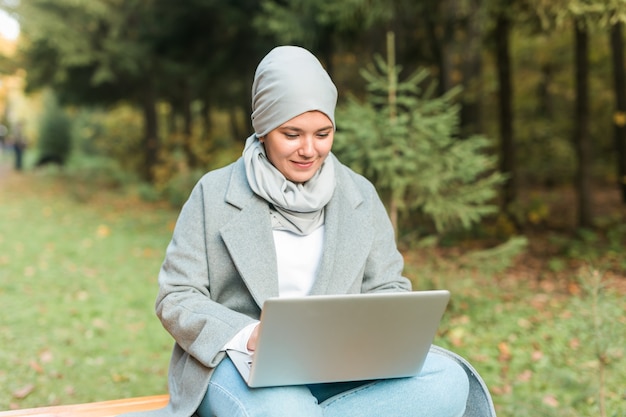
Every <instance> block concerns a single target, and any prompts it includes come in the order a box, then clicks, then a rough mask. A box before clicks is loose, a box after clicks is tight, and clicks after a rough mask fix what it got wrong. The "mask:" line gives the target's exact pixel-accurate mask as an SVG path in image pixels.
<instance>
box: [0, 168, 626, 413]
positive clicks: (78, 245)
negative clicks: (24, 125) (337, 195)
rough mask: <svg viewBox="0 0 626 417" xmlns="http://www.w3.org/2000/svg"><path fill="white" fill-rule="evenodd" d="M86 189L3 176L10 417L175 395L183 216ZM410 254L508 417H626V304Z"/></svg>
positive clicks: (578, 288)
mask: <svg viewBox="0 0 626 417" xmlns="http://www.w3.org/2000/svg"><path fill="white" fill-rule="evenodd" d="M75 186H76V184H71V183H70V184H67V183H66V184H63V183H62V182H61V181H60V180H59V178H58V177H57V178H56V179H55V177H50V176H45V175H43V174H34V173H26V174H24V175H21V176H16V175H12V176H11V177H10V178H4V179H2V178H1V173H0V306H1V310H2V313H1V316H0V317H1V319H0V346H1V348H0V386H2V387H3V390H2V391H0V410H3V409H9V408H26V407H34V406H45V405H51V404H69V403H80V402H88V401H99V400H107V399H116V398H124V397H131V396H139V395H151V394H158V393H165V392H166V390H167V384H166V381H167V365H168V360H169V354H170V349H171V338H170V336H169V335H168V334H166V332H165V331H164V330H163V329H162V328H161V325H160V323H159V322H158V320H157V319H156V317H155V316H154V312H153V303H154V298H155V296H156V291H157V283H156V277H157V272H158V269H159V267H160V264H161V261H162V258H163V253H164V250H165V247H166V245H167V243H168V242H169V239H170V236H171V230H172V226H173V222H174V221H175V218H176V216H177V212H176V211H174V210H170V209H167V208H163V207H160V206H158V205H148V204H146V203H142V202H140V201H137V200H136V199H134V198H132V197H129V196H127V195H123V194H121V193H118V194H116V193H114V192H111V191H106V190H103V191H99V190H92V191H93V192H90V193H89V199H87V200H85V198H84V193H82V194H81V195H80V196H77V195H76V193H75V192H72V190H73V189H75ZM81 196H82V197H81ZM406 255H407V256H406V258H407V274H408V275H409V276H410V277H411V278H412V279H413V281H414V284H415V287H416V288H431V287H444V288H449V289H450V290H451V292H452V302H451V304H450V306H449V308H448V311H447V313H446V315H445V316H444V321H443V323H442V326H441V331H440V334H439V336H438V337H437V339H436V343H437V344H440V345H442V346H444V347H448V348H450V349H452V350H454V351H456V352H458V353H460V354H462V355H463V356H465V357H467V358H468V359H469V360H470V361H471V362H472V364H473V365H474V366H475V367H476V368H477V369H478V371H479V372H480V373H481V375H482V376H483V377H484V379H485V380H486V382H487V383H488V385H489V387H490V388H491V391H492V394H493V398H494V401H495V403H496V408H497V410H498V415H499V416H500V417H508V416H510V417H513V416H515V417H523V416H533V417H535V416H548V417H550V416H554V417H569V416H599V415H600V412H599V409H600V407H599V398H600V396H599V393H600V392H601V391H602V392H603V394H604V397H605V401H606V410H607V413H606V415H607V416H611V417H616V416H620V417H621V416H624V415H626V398H625V396H626V391H625V388H624V381H626V365H625V360H624V347H623V346H624V344H625V335H626V331H625V329H626V319H625V317H624V311H626V301H625V297H624V296H623V294H620V293H619V292H617V291H616V290H612V289H605V290H604V291H602V292H600V293H599V296H598V297H599V298H597V299H594V298H593V297H592V294H593V291H592V289H593V288H597V286H596V287H594V285H592V284H593V282H592V280H591V279H590V277H593V276H595V275H593V273H592V272H586V271H585V270H583V271H581V272H580V273H578V274H577V276H576V277H572V280H571V281H570V283H569V287H568V286H563V285H560V284H559V283H554V282H549V281H538V280H537V279H534V278H530V277H531V276H541V271H534V272H533V273H532V274H528V275H527V276H525V275H520V274H519V273H517V274H515V273H512V272H510V271H507V272H505V273H502V274H497V275H492V274H488V273H485V272H484V271H483V272H481V271H477V270H468V269H462V268H460V267H459V266H458V265H456V264H455V263H454V262H453V261H451V260H446V259H445V258H444V257H441V256H440V255H437V254H436V253H435V252H434V251H433V252H427V251H426V252H425V251H422V252H416V251H413V252H410V253H407V254H406ZM622 279H623V277H622ZM581 282H582V283H583V284H580V283H581ZM585 283H586V284H585ZM595 324H598V325H597V326H596V325H595ZM596 352H600V353H602V354H603V355H602V356H598V355H597V354H596ZM599 357H600V358H602V359H603V360H604V364H605V366H604V368H605V370H606V373H605V374H606V379H605V380H604V381H603V382H601V381H600V377H599V375H600V369H601V366H600V365H601V362H600V360H599Z"/></svg>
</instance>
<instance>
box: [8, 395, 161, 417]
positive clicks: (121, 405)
mask: <svg viewBox="0 0 626 417" xmlns="http://www.w3.org/2000/svg"><path fill="white" fill-rule="evenodd" d="M168 400H169V396H168V395H153V396H150V397H137V398H127V399H124V400H112V401H100V402H95V403H87V404H72V405H57V406H52V407H40V408H26V409H23V410H11V411H0V417H18V416H19V417H26V416H39V417H114V416H117V415H118V414H122V413H129V412H132V411H147V410H154V409H157V408H162V407H165V405H166V404H167V401H168Z"/></svg>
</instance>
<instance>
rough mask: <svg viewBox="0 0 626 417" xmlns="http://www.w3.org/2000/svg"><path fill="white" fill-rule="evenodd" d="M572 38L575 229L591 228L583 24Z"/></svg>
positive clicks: (580, 22)
mask: <svg viewBox="0 0 626 417" xmlns="http://www.w3.org/2000/svg"><path fill="white" fill-rule="evenodd" d="M574 31H575V32H574V37H575V48H576V50H575V61H576V62H575V78H576V79H575V83H576V105H575V114H574V134H573V142H574V148H575V149H576V156H577V158H578V167H577V172H576V179H575V185H576V191H577V193H578V226H579V227H591V225H592V214H591V143H590V139H589V34H588V32H587V27H586V24H585V22H584V21H583V20H582V19H581V20H577V21H576V22H575V25H574Z"/></svg>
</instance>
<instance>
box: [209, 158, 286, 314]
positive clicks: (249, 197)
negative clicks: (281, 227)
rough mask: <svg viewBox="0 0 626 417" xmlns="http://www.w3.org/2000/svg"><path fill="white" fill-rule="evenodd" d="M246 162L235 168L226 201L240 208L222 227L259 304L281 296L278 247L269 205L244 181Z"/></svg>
mask: <svg viewBox="0 0 626 417" xmlns="http://www.w3.org/2000/svg"><path fill="white" fill-rule="evenodd" d="M245 181H246V180H245V171H244V169H243V164H239V165H238V166H236V167H235V169H234V170H233V174H232V176H231V181H230V184H229V188H228V190H227V193H226V202H227V203H229V204H232V205H233V206H235V207H238V208H240V209H241V211H240V212H239V213H238V214H237V215H235V216H233V217H232V218H231V219H230V221H229V222H228V223H227V224H226V225H224V226H223V227H222V228H221V229H220V233H221V235H222V239H223V240H224V244H225V245H226V248H227V249H228V252H229V253H230V256H231V258H232V260H233V263H234V264H235V267H236V268H237V271H238V272H239V274H240V275H241V278H242V279H243V281H244V282H245V284H246V286H247V287H248V289H249V290H250V293H251V294H252V297H253V298H254V300H255V301H256V303H257V304H258V305H259V307H262V306H263V302H264V301H265V300H266V299H267V298H269V297H277V296H278V279H277V275H278V273H277V267H276V251H275V249H274V238H273V237H272V226H271V223H270V216H269V208H268V205H267V203H266V202H264V201H263V200H261V199H260V198H258V197H256V196H255V195H254V194H253V193H252V191H251V190H250V188H249V187H248V186H247V185H245V184H247V183H246V182H245Z"/></svg>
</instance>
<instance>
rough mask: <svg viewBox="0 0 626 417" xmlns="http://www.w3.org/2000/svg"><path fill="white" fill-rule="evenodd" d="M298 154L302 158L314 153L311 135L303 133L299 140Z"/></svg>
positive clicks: (313, 142)
mask: <svg viewBox="0 0 626 417" xmlns="http://www.w3.org/2000/svg"><path fill="white" fill-rule="evenodd" d="M298 155H300V156H301V157H304V158H311V157H313V156H314V155H315V139H314V138H313V136H311V135H305V136H304V137H302V139H301V140H300V149H298Z"/></svg>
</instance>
